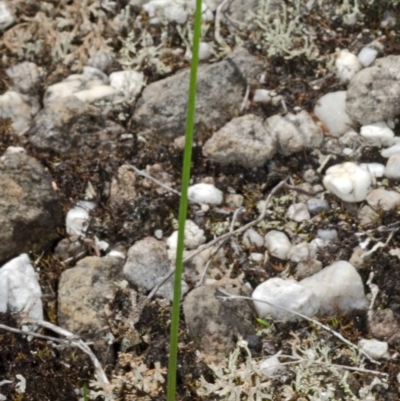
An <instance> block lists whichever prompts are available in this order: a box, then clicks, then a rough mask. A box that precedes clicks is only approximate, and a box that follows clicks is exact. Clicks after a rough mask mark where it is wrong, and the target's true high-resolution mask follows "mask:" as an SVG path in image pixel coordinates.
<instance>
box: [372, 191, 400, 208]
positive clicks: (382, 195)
mask: <svg viewBox="0 0 400 401" xmlns="http://www.w3.org/2000/svg"><path fill="white" fill-rule="evenodd" d="M367 202H368V205H370V206H371V207H372V208H374V209H383V210H392V209H395V208H396V207H398V206H399V205H400V194H399V193H398V192H395V191H388V190H386V189H385V188H377V189H374V190H372V191H371V192H370V193H369V194H368V196H367Z"/></svg>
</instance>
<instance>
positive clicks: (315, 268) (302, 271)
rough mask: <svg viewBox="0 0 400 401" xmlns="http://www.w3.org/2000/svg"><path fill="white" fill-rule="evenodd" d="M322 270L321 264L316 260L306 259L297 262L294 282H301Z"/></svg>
mask: <svg viewBox="0 0 400 401" xmlns="http://www.w3.org/2000/svg"><path fill="white" fill-rule="evenodd" d="M321 269H322V262H320V261H319V260H316V259H312V258H309V259H306V260H302V261H301V262H299V263H298V264H297V266H296V268H295V273H294V278H295V279H296V280H303V279H304V278H306V277H310V276H312V275H313V274H315V273H318V272H319V271H321Z"/></svg>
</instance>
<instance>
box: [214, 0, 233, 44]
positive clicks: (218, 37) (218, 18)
mask: <svg viewBox="0 0 400 401" xmlns="http://www.w3.org/2000/svg"><path fill="white" fill-rule="evenodd" d="M229 1H230V0H224V1H223V2H222V3H221V4H220V5H219V6H218V7H217V11H216V12H215V30H214V37H215V41H216V42H217V43H219V44H222V43H224V40H223V39H222V36H221V33H220V29H221V16H222V9H223V8H224V7H225V5H226V4H228V2H229Z"/></svg>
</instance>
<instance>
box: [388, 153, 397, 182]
mask: <svg viewBox="0 0 400 401" xmlns="http://www.w3.org/2000/svg"><path fill="white" fill-rule="evenodd" d="M385 177H387V178H390V179H392V180H398V179H399V178H400V153H396V154H394V155H393V156H390V157H389V159H388V161H387V163H386V168H385Z"/></svg>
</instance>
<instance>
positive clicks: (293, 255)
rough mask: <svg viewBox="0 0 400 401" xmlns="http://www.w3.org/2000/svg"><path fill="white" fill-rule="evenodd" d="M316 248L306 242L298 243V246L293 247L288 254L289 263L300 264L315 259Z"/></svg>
mask: <svg viewBox="0 0 400 401" xmlns="http://www.w3.org/2000/svg"><path fill="white" fill-rule="evenodd" d="M317 250H318V247H317V246H316V245H315V244H310V243H308V242H305V241H304V242H300V244H297V245H293V246H292V247H291V248H290V251H289V253H288V259H289V260H290V261H291V262H295V263H298V262H301V261H303V260H307V259H309V258H315V257H316V256H317Z"/></svg>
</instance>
